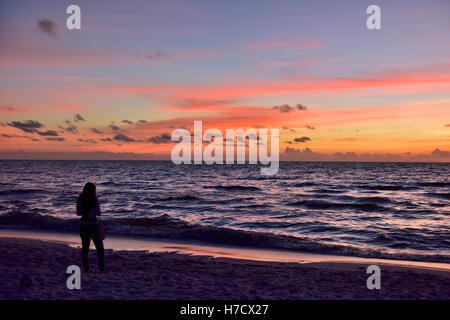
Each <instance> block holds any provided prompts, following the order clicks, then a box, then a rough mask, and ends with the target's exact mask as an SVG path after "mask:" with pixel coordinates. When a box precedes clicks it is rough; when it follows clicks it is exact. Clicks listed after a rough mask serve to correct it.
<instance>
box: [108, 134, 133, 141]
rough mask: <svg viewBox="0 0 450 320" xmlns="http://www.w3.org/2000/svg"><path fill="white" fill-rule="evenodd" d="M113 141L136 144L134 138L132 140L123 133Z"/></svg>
mask: <svg viewBox="0 0 450 320" xmlns="http://www.w3.org/2000/svg"><path fill="white" fill-rule="evenodd" d="M113 139H114V140H116V141H121V142H135V141H136V140H134V139H133V138H130V137H128V136H126V135H124V134H122V133H118V134H116V135H115V136H114V138H113Z"/></svg>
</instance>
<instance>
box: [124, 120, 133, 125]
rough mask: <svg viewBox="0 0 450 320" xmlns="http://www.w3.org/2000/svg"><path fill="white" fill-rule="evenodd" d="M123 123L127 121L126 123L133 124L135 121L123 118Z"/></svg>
mask: <svg viewBox="0 0 450 320" xmlns="http://www.w3.org/2000/svg"><path fill="white" fill-rule="evenodd" d="M122 123H126V124H133V121H130V120H127V119H124V120H122Z"/></svg>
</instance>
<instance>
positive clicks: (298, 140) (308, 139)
mask: <svg viewBox="0 0 450 320" xmlns="http://www.w3.org/2000/svg"><path fill="white" fill-rule="evenodd" d="M306 141H311V138H310V137H299V138H294V142H297V143H305V142H306Z"/></svg>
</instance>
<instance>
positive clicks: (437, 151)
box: [431, 148, 450, 158]
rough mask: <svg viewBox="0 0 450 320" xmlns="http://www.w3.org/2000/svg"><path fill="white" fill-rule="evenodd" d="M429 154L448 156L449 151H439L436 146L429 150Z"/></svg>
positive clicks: (439, 156)
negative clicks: (431, 150)
mask: <svg viewBox="0 0 450 320" xmlns="http://www.w3.org/2000/svg"><path fill="white" fill-rule="evenodd" d="M431 155H432V156H434V157H438V158H441V157H450V151H441V150H439V148H436V149H434V150H433V152H431Z"/></svg>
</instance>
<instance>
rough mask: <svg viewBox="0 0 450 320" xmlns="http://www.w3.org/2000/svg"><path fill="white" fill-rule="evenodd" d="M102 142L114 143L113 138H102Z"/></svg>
mask: <svg viewBox="0 0 450 320" xmlns="http://www.w3.org/2000/svg"><path fill="white" fill-rule="evenodd" d="M100 140H101V141H107V142H112V141H113V140H112V139H111V138H102V139H100Z"/></svg>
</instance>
